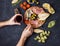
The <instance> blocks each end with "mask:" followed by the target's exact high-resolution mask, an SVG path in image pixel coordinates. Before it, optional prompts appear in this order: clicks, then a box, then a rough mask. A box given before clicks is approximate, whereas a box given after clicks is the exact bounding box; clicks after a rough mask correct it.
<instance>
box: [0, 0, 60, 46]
mask: <svg viewBox="0 0 60 46" xmlns="http://www.w3.org/2000/svg"><path fill="white" fill-rule="evenodd" d="M22 1H26V0H22ZM39 1H40V4H39V5H38V6H42V4H43V3H44V2H48V3H50V4H51V5H52V6H53V7H54V9H55V10H56V13H55V14H54V15H51V16H50V17H49V18H48V19H47V20H46V22H45V24H44V25H43V26H42V27H40V28H41V29H44V30H47V31H48V30H49V31H51V35H50V37H49V38H48V40H47V41H46V43H45V44H42V43H38V42H37V41H35V40H34V39H33V38H34V37H35V36H36V35H37V34H35V33H33V35H32V36H31V37H30V38H28V40H27V41H26V43H25V46H60V0H39ZM34 5H36V4H33V5H31V6H34ZM15 7H17V8H19V5H17V6H15ZM15 7H12V5H11V0H0V21H4V20H8V19H10V18H11V17H12V16H13V15H14V11H13V9H14V8H15ZM20 10H21V13H22V14H24V12H25V11H24V10H22V9H21V8H20ZM51 20H55V21H56V25H55V26H54V27H53V28H51V29H48V28H47V25H48V22H50V21H51ZM25 27H26V25H25V24H24V23H22V25H21V26H6V27H3V28H0V46H16V44H17V42H18V41H19V39H20V36H21V33H22V31H23V29H24V28H25Z"/></svg>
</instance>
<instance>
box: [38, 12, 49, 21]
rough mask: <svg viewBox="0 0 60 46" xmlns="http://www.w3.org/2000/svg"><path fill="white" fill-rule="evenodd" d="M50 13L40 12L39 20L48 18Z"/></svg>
mask: <svg viewBox="0 0 60 46" xmlns="http://www.w3.org/2000/svg"><path fill="white" fill-rule="evenodd" d="M49 15H50V14H49V13H40V14H39V15H38V17H39V20H46V19H47V18H48V17H49Z"/></svg>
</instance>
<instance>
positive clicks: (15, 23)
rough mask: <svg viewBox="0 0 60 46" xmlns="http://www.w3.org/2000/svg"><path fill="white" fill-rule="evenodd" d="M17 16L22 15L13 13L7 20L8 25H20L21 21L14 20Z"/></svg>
mask: <svg viewBox="0 0 60 46" xmlns="http://www.w3.org/2000/svg"><path fill="white" fill-rule="evenodd" d="M17 16H22V15H21V14H16V15H14V16H13V17H12V18H11V19H9V20H8V25H21V23H18V22H16V21H15V19H16V17H17Z"/></svg>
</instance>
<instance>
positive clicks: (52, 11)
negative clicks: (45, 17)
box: [42, 3, 55, 14]
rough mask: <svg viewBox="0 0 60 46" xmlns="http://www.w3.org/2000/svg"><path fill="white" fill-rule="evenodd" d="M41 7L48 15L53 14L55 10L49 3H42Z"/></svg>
mask: <svg viewBox="0 0 60 46" xmlns="http://www.w3.org/2000/svg"><path fill="white" fill-rule="evenodd" d="M42 6H43V8H44V9H47V10H48V12H49V13H50V14H54V13H55V10H54V9H53V7H52V6H51V5H50V4H49V3H44V4H43V5H42Z"/></svg>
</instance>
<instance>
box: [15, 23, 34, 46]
mask: <svg viewBox="0 0 60 46" xmlns="http://www.w3.org/2000/svg"><path fill="white" fill-rule="evenodd" d="M32 33H33V29H32V27H31V25H30V24H29V25H27V27H26V28H25V29H24V31H23V32H22V35H21V38H20V40H19V42H18V43H17V45H16V46H24V43H25V41H26V39H27V38H28V37H29V36H31V35H32Z"/></svg>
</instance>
